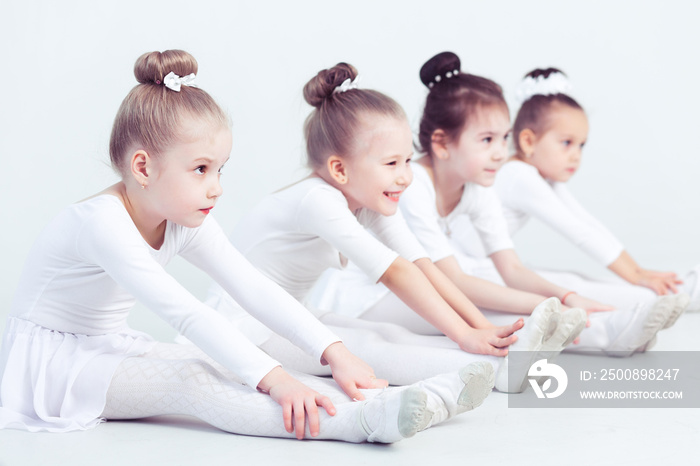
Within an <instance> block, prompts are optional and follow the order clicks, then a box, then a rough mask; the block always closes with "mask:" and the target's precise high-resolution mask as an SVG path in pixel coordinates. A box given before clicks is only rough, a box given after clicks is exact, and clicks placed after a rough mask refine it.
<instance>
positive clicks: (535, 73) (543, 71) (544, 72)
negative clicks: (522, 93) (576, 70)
mask: <svg viewBox="0 0 700 466" xmlns="http://www.w3.org/2000/svg"><path fill="white" fill-rule="evenodd" d="M553 73H561V74H563V75H564V76H566V73H564V72H563V71H562V70H560V69H557V68H537V69H534V70H532V71H530V72H529V73H528V74H526V75H525V78H539V77H540V76H543V78H542V79H547V78H549V75H550V74H553ZM523 79H524V78H523Z"/></svg>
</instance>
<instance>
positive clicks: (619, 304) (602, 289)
mask: <svg viewBox="0 0 700 466" xmlns="http://www.w3.org/2000/svg"><path fill="white" fill-rule="evenodd" d="M535 272H537V273H538V274H539V275H540V276H542V277H543V278H545V279H546V280H549V281H550V282H552V283H556V284H557V285H559V286H561V287H563V288H567V289H569V290H572V291H575V292H577V293H578V294H580V295H581V296H586V297H588V298H591V299H595V300H596V301H600V302H601V303H604V304H609V305H611V306H615V307H616V308H618V309H632V308H633V307H634V306H635V305H637V303H651V302H654V301H655V300H656V298H657V295H656V293H654V292H653V291H651V290H650V289H649V288H645V287H642V286H635V285H631V284H629V283H627V282H626V281H624V280H622V279H621V278H618V277H610V279H608V280H594V279H591V278H588V277H585V276H583V275H580V274H578V273H575V272H564V271H558V270H535Z"/></svg>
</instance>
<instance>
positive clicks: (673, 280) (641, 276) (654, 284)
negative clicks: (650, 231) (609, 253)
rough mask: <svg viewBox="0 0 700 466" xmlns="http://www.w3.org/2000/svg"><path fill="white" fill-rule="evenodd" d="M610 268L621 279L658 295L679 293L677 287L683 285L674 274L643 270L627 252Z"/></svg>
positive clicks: (609, 266) (623, 252)
mask: <svg viewBox="0 0 700 466" xmlns="http://www.w3.org/2000/svg"><path fill="white" fill-rule="evenodd" d="M608 268H609V269H610V270H611V271H613V272H615V273H616V274H617V275H618V276H620V278H622V279H624V280H627V281H628V282H629V283H631V284H633V285H638V286H645V287H647V288H649V289H651V290H652V291H654V293H656V294H658V295H665V294H666V293H668V292H673V293H678V288H677V286H676V285H680V284H681V283H683V281H682V280H679V279H678V276H677V275H676V274H675V273H674V272H657V271H655V270H647V269H643V268H641V267H640V266H639V265H638V264H637V262H636V261H635V260H634V259H633V258H632V256H630V255H629V254H628V253H627V251H622V253H621V254H620V255H619V256H618V258H617V259H615V261H613V262H612V263H611V264H610V265H608Z"/></svg>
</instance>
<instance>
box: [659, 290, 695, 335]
mask: <svg viewBox="0 0 700 466" xmlns="http://www.w3.org/2000/svg"><path fill="white" fill-rule="evenodd" d="M671 296H673V298H674V305H673V311H672V312H671V315H670V316H669V317H668V319H667V320H666V322H664V326H663V328H664V329H666V328H669V327H671V326H673V324H675V323H676V321H677V320H678V318H679V317H680V316H681V314H683V313H684V312H685V311H686V310H687V309H688V306H689V305H690V296H688V295H687V294H685V293H678V294H675V295H671Z"/></svg>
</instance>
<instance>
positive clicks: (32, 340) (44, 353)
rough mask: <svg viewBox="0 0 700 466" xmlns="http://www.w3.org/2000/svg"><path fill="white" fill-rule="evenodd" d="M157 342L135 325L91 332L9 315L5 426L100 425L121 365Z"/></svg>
mask: <svg viewBox="0 0 700 466" xmlns="http://www.w3.org/2000/svg"><path fill="white" fill-rule="evenodd" d="M155 343H156V342H155V340H153V338H151V337H150V336H149V335H147V334H145V333H142V332H138V331H136V330H132V329H129V328H125V329H124V330H123V331H122V332H120V333H113V334H107V335H96V336H88V335H79V334H72V333H62V332H58V331H55V330H49V329H47V328H44V327H40V326H38V325H36V324H34V323H32V322H29V321H27V320H23V319H18V318H15V317H9V318H8V320H7V326H6V327H5V332H4V335H3V338H2V344H1V346H0V429H2V428H16V429H25V430H29V431H32V432H36V431H49V432H67V431H71V430H85V429H89V428H92V427H95V426H96V425H97V424H99V423H100V422H102V421H103V420H104V419H101V418H100V414H101V413H102V411H103V410H104V407H105V399H106V394H107V389H108V388H109V384H110V382H111V380H112V376H113V375H114V372H115V370H116V368H117V366H118V365H119V364H120V363H121V362H122V361H123V360H124V359H125V358H127V357H132V356H138V355H141V354H143V353H146V352H148V351H150V350H151V348H153V345H155Z"/></svg>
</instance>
